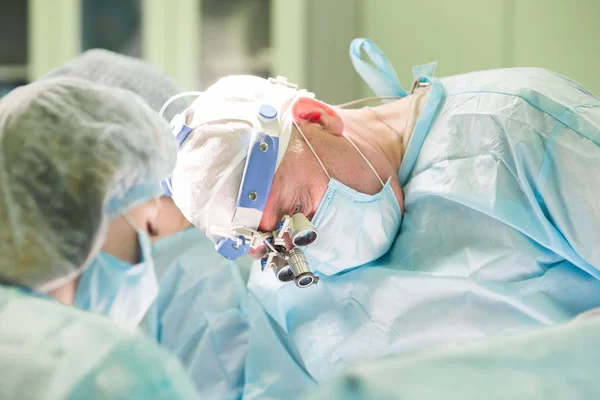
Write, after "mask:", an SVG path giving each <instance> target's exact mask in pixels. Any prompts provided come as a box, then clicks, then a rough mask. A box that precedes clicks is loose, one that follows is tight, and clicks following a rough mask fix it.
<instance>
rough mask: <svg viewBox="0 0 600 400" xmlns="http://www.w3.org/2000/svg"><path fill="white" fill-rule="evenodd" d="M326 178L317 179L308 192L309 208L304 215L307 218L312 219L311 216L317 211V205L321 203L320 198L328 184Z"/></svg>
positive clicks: (321, 198)
mask: <svg viewBox="0 0 600 400" xmlns="http://www.w3.org/2000/svg"><path fill="white" fill-rule="evenodd" d="M328 183H329V182H328V181H327V179H319V181H318V182H315V185H314V186H313V188H312V190H311V192H310V203H311V204H310V209H309V210H307V212H306V217H307V218H308V219H312V217H313V216H314V215H315V213H316V212H317V209H318V208H319V205H320V204H321V200H323V197H324V196H325V192H326V191H327V185H328Z"/></svg>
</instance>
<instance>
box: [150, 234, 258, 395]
mask: <svg viewBox="0 0 600 400" xmlns="http://www.w3.org/2000/svg"><path fill="white" fill-rule="evenodd" d="M152 251H153V259H154V264H155V267H156V272H157V276H158V279H159V295H158V298H157V300H156V304H155V305H154V306H153V308H152V309H151V311H150V315H149V316H150V317H152V318H151V319H153V320H154V321H155V322H154V323H152V325H153V326H155V329H156V330H155V333H154V336H155V337H156V339H157V341H158V342H159V343H160V344H161V345H162V346H163V347H165V348H167V349H168V350H169V351H170V352H171V353H172V354H174V355H176V356H177V357H179V359H180V360H181V361H182V362H183V364H184V366H185V368H186V369H187V371H188V375H189V377H190V378H191V379H192V381H193V382H194V384H195V385H196V388H197V390H198V393H199V394H200V396H201V397H202V398H203V399H238V398H240V397H241V395H242V390H243V386H244V366H245V361H246V354H247V351H248V330H249V324H248V315H247V311H246V307H247V305H246V303H247V300H246V297H247V289H246V284H245V281H244V279H243V270H244V268H245V267H249V263H250V262H249V259H242V260H241V261H240V262H239V263H237V264H236V263H233V262H231V261H228V260H226V259H225V258H223V257H221V256H220V255H219V254H218V253H217V252H216V251H215V249H214V244H212V242H211V241H210V240H209V239H208V238H206V236H204V235H203V234H202V233H201V232H200V231H199V230H198V229H196V228H193V227H190V228H188V229H185V230H182V231H180V232H177V233H175V234H172V235H170V236H168V237H166V238H164V239H161V240H158V241H157V242H156V243H154V245H153V248H152ZM246 264H248V266H246ZM147 319H150V318H147ZM146 323H148V321H146Z"/></svg>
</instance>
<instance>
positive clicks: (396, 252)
mask: <svg viewBox="0 0 600 400" xmlns="http://www.w3.org/2000/svg"><path fill="white" fill-rule="evenodd" d="M416 78H418V80H419V81H422V82H425V83H430V84H431V89H430V90H431V91H430V94H429V98H428V100H427V102H426V104H425V106H424V108H423V110H422V112H421V114H420V117H419V119H418V121H417V124H416V126H415V129H414V131H413V133H412V136H411V138H410V141H409V143H408V147H407V150H406V154H405V155H404V159H403V161H402V164H401V167H400V170H399V171H398V177H399V179H400V182H401V185H402V188H403V191H404V199H405V209H406V211H405V215H404V220H403V223H402V226H401V228H400V231H399V232H398V233H397V237H396V238H395V242H394V243H393V245H392V247H391V249H390V250H389V251H388V252H387V253H386V254H385V255H384V256H382V257H381V258H380V259H378V260H375V261H373V262H371V263H368V264H365V265H362V266H361V267H358V268H355V269H352V270H347V271H341V272H340V273H338V274H336V275H332V276H322V277H321V280H320V281H319V284H318V285H313V286H311V287H309V288H306V289H298V288H296V287H295V286H294V285H289V284H283V283H279V282H277V281H276V280H275V279H273V276H272V274H267V273H261V272H260V268H258V267H255V269H254V270H253V271H252V275H251V277H250V282H249V288H250V290H251V292H252V295H253V296H254V297H255V298H256V300H257V301H258V302H259V304H260V306H261V307H262V309H263V310H264V312H265V314H266V315H265V317H266V318H263V319H262V322H260V323H261V326H262V328H261V329H264V330H268V331H269V332H271V334H272V336H273V337H278V338H279V339H278V340H279V341H280V342H282V343H284V342H285V348H286V351H285V352H281V351H280V352H278V353H274V351H275V349H277V348H280V347H281V345H278V346H274V345H269V344H268V343H264V341H260V340H254V341H253V340H252V338H251V339H250V348H249V354H250V355H252V356H249V358H248V365H247V371H246V376H247V389H246V394H247V397H248V398H261V396H263V397H265V398H278V397H284V396H288V395H289V396H290V397H292V398H293V397H295V396H297V395H298V394H299V392H300V390H299V389H298V387H297V385H296V384H291V383H290V381H294V382H298V381H303V382H307V383H306V385H304V386H305V387H306V389H309V388H311V387H313V386H314V385H316V384H317V383H322V382H325V381H328V380H329V379H331V377H332V376H333V375H334V374H336V373H338V372H340V371H341V370H343V369H344V368H345V367H347V366H349V365H352V364H354V363H357V362H360V361H362V360H367V359H374V358H379V357H382V356H388V355H405V354H408V353H411V352H414V351H417V350H420V349H423V348H427V347H431V346H436V345H442V344H448V343H454V344H460V343H469V342H472V341H474V340H478V339H483V338H487V337H490V336H495V335H511V334H515V333H518V332H523V331H528V330H531V329H534V328H538V327H543V326H547V325H554V324H558V323H564V322H566V321H569V320H570V319H571V318H573V317H574V316H575V315H577V314H578V313H581V312H584V311H586V310H589V309H591V308H594V307H598V306H600V280H599V278H600V246H599V245H598V244H599V243H600V201H598V196H599V194H600V190H599V188H600V101H599V100H598V99H597V98H596V97H594V95H592V94H591V93H589V92H588V91H587V90H585V89H584V88H583V87H581V86H580V85H578V84H577V83H575V82H573V81H571V80H569V79H567V78H565V77H563V76H560V75H558V74H556V73H553V72H551V71H548V70H544V69H538V68H516V69H501V70H491V71H481V72H473V73H469V74H464V75H458V76H451V77H447V78H442V79H436V78H434V77H432V76H420V77H416ZM399 94H400V93H399ZM358 228H359V227H357V229H358ZM340 234H343V232H340ZM320 240H327V238H320ZM316 269H322V268H316ZM275 358H277V359H280V361H279V362H280V363H289V364H293V365H294V368H291V371H292V372H293V373H287V371H286V370H285V369H279V368H277V367H276V366H275V365H276V363H274V361H273V359H275Z"/></svg>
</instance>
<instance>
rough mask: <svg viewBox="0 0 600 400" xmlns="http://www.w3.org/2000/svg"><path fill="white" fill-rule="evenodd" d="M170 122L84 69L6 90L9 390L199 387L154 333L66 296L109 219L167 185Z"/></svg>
mask: <svg viewBox="0 0 600 400" xmlns="http://www.w3.org/2000/svg"><path fill="white" fill-rule="evenodd" d="M165 129H166V124H165V123H164V121H161V120H160V119H159V118H158V117H157V116H156V115H154V113H153V112H152V111H151V110H150V108H149V107H148V106H147V105H146V104H145V103H144V102H143V101H142V100H141V99H139V98H138V97H137V96H136V95H134V94H132V93H130V92H127V91H123V90H109V89H107V88H104V87H100V86H95V85H92V84H90V83H89V82H85V81H82V80H78V79H66V78H57V79H49V80H46V81H42V82H36V83H33V84H30V85H27V86H24V87H22V88H19V89H16V90H14V91H13V92H11V93H10V94H9V95H7V96H6V97H4V98H3V99H2V101H0V164H1V165H0V171H1V174H0V237H2V240H0V253H1V254H2V256H1V257H0V325H1V326H2V329H0V343H1V344H0V347H1V348H2V357H0V359H1V360H2V361H1V362H0V376H1V377H0V381H1V382H0V398H2V399H19V400H21V399H67V398H69V399H70V398H83V397H84V398H86V399H106V398H129V399H134V398H148V397H150V396H151V397H152V398H160V399H190V398H196V396H197V394H196V393H195V390H194V387H193V385H192V383H191V382H190V381H189V380H188V379H187V377H186V375H185V372H184V370H183V368H182V367H181V365H180V364H179V362H178V361H177V360H176V359H175V358H174V357H172V356H170V355H169V354H168V353H167V352H166V351H165V350H162V349H160V348H159V347H158V345H156V344H155V343H154V342H152V341H150V340H148V339H146V338H144V337H142V336H140V335H138V334H134V333H130V332H126V331H124V330H121V329H119V328H118V327H116V326H115V324H114V323H113V322H112V321H110V320H108V319H105V318H102V317H100V316H96V315H93V314H92V313H86V312H83V311H80V310H77V309H75V308H73V307H68V306H66V305H70V304H72V302H73V300H74V298H75V297H76V293H77V292H78V291H79V290H81V289H80V288H79V277H80V275H81V273H82V271H85V269H86V267H88V265H89V264H90V262H91V260H92V259H93V258H94V257H95V255H96V254H97V252H98V250H99V248H100V247H101V245H102V242H103V241H104V236H105V234H106V229H107V221H108V220H109V219H110V218H111V217H112V216H113V215H116V214H119V213H122V212H124V211H126V210H127V209H128V208H129V207H132V206H134V205H135V204H139V203H140V202H144V201H147V200H148V199H150V198H151V197H152V196H153V195H154V194H155V193H157V192H158V191H160V186H159V185H158V184H155V185H148V184H147V183H148V182H155V183H156V182H157V180H159V179H160V178H161V177H165V176H166V175H167V174H168V172H169V170H170V169H171V168H172V166H173V164H174V162H175V143H174V142H173V141H172V138H170V137H169V136H168V134H167V132H166V130H165ZM138 130H139V131H141V132H143V133H141V134H137V136H136V135H134V134H133V132H136V131H138ZM140 143H143V145H142V146H139V147H138V146H137V144H140ZM160 152H163V154H162V155H160ZM116 205H118V206H116ZM101 289H102V288H98V290H100V291H101ZM60 303H63V304H64V305H63V304H60Z"/></svg>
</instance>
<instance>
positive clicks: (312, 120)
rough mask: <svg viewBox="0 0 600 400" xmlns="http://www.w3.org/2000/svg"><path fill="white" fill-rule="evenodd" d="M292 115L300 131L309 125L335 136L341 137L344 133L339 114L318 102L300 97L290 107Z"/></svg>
mask: <svg viewBox="0 0 600 400" xmlns="http://www.w3.org/2000/svg"><path fill="white" fill-rule="evenodd" d="M292 115H293V117H294V121H296V123H297V124H298V125H299V126H300V128H301V129H302V128H303V127H306V126H309V125H310V124H319V125H320V126H321V127H322V128H323V129H324V130H326V131H327V132H329V133H331V134H333V135H335V136H342V133H343V132H344V123H343V122H342V118H340V116H339V114H338V113H337V112H336V111H335V110H334V109H333V108H332V107H330V106H328V105H327V104H325V103H323V102H322V101H319V100H315V99H311V98H309V97H300V98H299V99H298V100H296V102H295V103H294V104H293V105H292Z"/></svg>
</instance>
